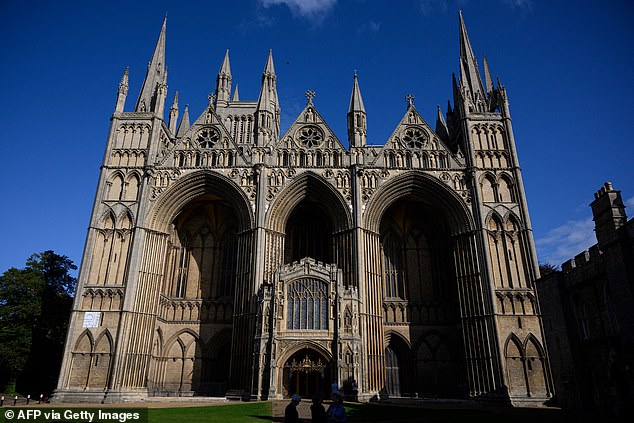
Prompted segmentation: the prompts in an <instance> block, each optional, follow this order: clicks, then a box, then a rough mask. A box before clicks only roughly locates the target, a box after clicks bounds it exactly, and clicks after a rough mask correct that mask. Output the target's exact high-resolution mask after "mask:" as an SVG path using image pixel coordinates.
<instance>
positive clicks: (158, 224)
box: [147, 170, 254, 233]
mask: <svg viewBox="0 0 634 423" xmlns="http://www.w3.org/2000/svg"><path fill="white" fill-rule="evenodd" d="M206 194H211V195H217V196H218V197H220V198H222V199H223V200H225V201H227V202H228V203H229V204H230V205H231V207H232V208H233V210H234V211H235V213H236V216H237V217H238V222H239V226H240V229H241V230H247V229H249V228H252V227H253V222H254V220H253V212H252V211H251V206H250V201H249V199H248V198H247V196H246V195H245V193H244V192H243V191H242V190H241V189H240V188H239V187H238V186H237V185H236V184H235V182H233V181H232V180H231V179H229V178H227V177H226V176H224V175H220V174H218V173H214V172H210V171H206V170H199V171H195V172H193V173H191V174H189V175H187V176H184V177H182V178H180V179H179V180H178V181H176V182H175V183H174V184H173V185H172V186H171V187H169V188H168V189H167V190H165V191H164V192H163V193H161V195H160V196H159V198H158V199H157V200H156V203H155V205H154V207H153V208H152V210H151V211H150V212H149V213H148V218H147V225H148V227H149V228H152V229H155V230H158V231H161V232H163V233H168V232H169V229H170V224H171V223H172V221H173V220H174V218H175V217H176V216H178V214H179V213H180V212H181V210H183V208H185V207H186V206H187V205H188V204H189V203H190V202H191V201H192V200H195V199H196V198H199V197H201V196H203V195H206Z"/></svg>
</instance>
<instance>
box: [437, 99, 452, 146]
mask: <svg viewBox="0 0 634 423" xmlns="http://www.w3.org/2000/svg"><path fill="white" fill-rule="evenodd" d="M436 134H438V136H439V137H440V139H442V140H443V141H445V142H446V141H448V140H449V128H448V127H447V122H445V117H444V116H443V114H442V110H440V104H439V105H438V110H437V112H436Z"/></svg>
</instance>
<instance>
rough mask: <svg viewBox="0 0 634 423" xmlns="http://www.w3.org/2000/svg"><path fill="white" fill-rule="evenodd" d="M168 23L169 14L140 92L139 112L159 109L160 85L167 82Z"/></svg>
mask: <svg viewBox="0 0 634 423" xmlns="http://www.w3.org/2000/svg"><path fill="white" fill-rule="evenodd" d="M166 25H167V16H166V17H165V19H164V20H163V26H162V27H161V32H160V33H159V37H158V41H157V42H156V47H155V48H154V54H152V59H151V60H150V63H148V68H147V73H146V75H145V80H144V81H143V87H142V88H141V93H140V94H139V99H138V100H137V103H136V107H135V108H134V110H135V111H137V112H156V111H158V109H159V107H158V106H159V104H158V103H159V102H160V96H159V95H158V92H157V90H158V86H159V85H160V84H164V83H165V82H166V79H165V78H166V76H167V75H166V72H167V70H166V68H165V28H166Z"/></svg>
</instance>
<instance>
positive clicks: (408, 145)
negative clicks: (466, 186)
mask: <svg viewBox="0 0 634 423" xmlns="http://www.w3.org/2000/svg"><path fill="white" fill-rule="evenodd" d="M462 161H463V160H462V157H461V156H460V155H455V154H453V153H452V152H451V150H450V149H449V148H448V147H447V145H446V144H445V143H444V141H442V140H441V139H440V138H439V137H438V135H436V133H435V132H434V131H433V130H432V129H431V127H430V126H429V125H428V124H427V122H425V120H424V119H423V118H422V117H421V115H420V114H419V113H418V111H417V110H416V108H415V107H414V105H413V104H411V103H410V105H409V107H408V108H407V112H406V113H405V116H403V118H402V119H401V121H400V122H399V124H398V125H397V126H396V129H395V130H394V132H392V135H391V136H390V138H389V139H388V140H387V142H386V143H385V145H384V146H383V148H382V149H381V151H380V152H379V154H378V155H377V157H376V159H375V160H374V162H373V163H372V164H373V165H375V166H382V167H391V168H407V169H430V170H433V169H454V168H460V167H464V164H461V162H462Z"/></svg>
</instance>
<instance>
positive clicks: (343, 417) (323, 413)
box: [284, 394, 348, 423]
mask: <svg viewBox="0 0 634 423" xmlns="http://www.w3.org/2000/svg"><path fill="white" fill-rule="evenodd" d="M301 400H302V398H301V397H300V396H299V395H297V394H295V395H293V396H292V398H291V402H290V404H288V405H287V406H286V410H285V411H284V422H285V423H297V422H299V421H300V420H299V413H298V412H297V406H298V405H299V403H300V402H301ZM310 416H311V421H312V422H313V423H340V422H341V423H343V422H347V421H348V416H347V414H346V409H345V408H344V406H343V398H341V395H338V394H337V395H333V400H332V404H330V406H329V407H328V410H326V408H325V407H324V404H323V398H322V395H321V394H317V395H315V396H314V397H313V403H312V404H311V406H310Z"/></svg>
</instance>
